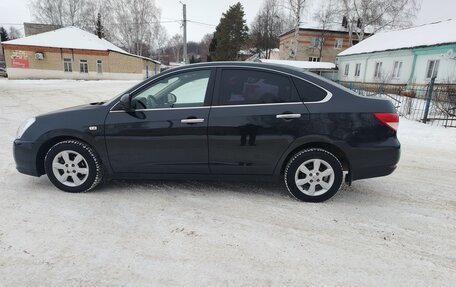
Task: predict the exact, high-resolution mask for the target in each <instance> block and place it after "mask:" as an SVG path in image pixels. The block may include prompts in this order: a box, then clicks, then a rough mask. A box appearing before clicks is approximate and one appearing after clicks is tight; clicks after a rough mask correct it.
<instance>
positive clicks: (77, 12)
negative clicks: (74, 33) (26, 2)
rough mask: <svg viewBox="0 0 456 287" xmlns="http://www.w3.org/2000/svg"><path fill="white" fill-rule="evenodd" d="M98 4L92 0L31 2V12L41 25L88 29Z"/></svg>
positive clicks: (43, 0)
mask: <svg viewBox="0 0 456 287" xmlns="http://www.w3.org/2000/svg"><path fill="white" fill-rule="evenodd" d="M96 4H97V1H90V0H31V2H30V10H31V13H32V16H33V19H34V20H35V21H38V22H40V23H45V24H54V25H60V26H77V27H80V28H87V27H86V25H87V24H88V23H89V22H91V21H92V20H93V12H92V11H93V10H94V6H96Z"/></svg>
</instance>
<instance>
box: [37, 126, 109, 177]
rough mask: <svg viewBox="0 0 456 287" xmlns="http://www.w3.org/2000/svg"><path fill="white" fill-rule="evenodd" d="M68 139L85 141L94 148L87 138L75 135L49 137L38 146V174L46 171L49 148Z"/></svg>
mask: <svg viewBox="0 0 456 287" xmlns="http://www.w3.org/2000/svg"><path fill="white" fill-rule="evenodd" d="M66 140H77V141H80V142H83V143H85V144H87V145H89V146H90V147H92V148H93V149H94V146H93V145H92V144H91V143H90V142H88V141H87V140H84V139H82V138H80V137H77V136H74V135H72V136H68V135H57V136H54V137H52V138H49V139H47V140H46V141H44V142H43V143H42V144H41V145H40V147H39V148H38V151H37V153H36V170H37V172H38V175H40V176H41V175H43V174H45V173H46V171H45V167H44V159H45V157H46V154H47V152H48V151H49V149H50V148H51V147H53V146H54V145H55V144H57V143H59V142H62V141H66ZM94 150H95V149H94ZM95 152H96V150H95ZM100 160H101V159H100Z"/></svg>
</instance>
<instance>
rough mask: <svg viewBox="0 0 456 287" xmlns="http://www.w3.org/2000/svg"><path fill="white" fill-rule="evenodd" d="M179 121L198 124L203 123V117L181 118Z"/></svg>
mask: <svg viewBox="0 0 456 287" xmlns="http://www.w3.org/2000/svg"><path fill="white" fill-rule="evenodd" d="M181 123H183V124H198V123H204V119H182V120H181Z"/></svg>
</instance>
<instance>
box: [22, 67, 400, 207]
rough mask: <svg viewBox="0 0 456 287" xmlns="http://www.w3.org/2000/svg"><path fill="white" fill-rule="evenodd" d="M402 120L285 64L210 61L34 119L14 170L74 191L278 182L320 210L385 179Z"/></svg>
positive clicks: (381, 105) (386, 106)
mask: <svg viewBox="0 0 456 287" xmlns="http://www.w3.org/2000/svg"><path fill="white" fill-rule="evenodd" d="M397 125H398V116H397V114H396V111H395V108H394V107H393V105H392V104H391V103H390V102H389V101H388V100H384V99H377V98H366V97H362V96H359V95H357V94H355V93H353V92H352V91H350V90H348V89H346V88H344V87H342V86H340V85H338V84H335V83H333V82H330V81H328V80H325V79H323V78H321V77H319V76H317V75H314V74H310V73H305V72H302V71H298V70H295V69H293V68H290V67H285V66H277V65H267V64H255V63H242V62H218V63H217V62H214V63H207V64H196V65H188V66H184V67H179V68H175V69H171V70H168V71H166V72H163V73H160V74H158V75H156V76H154V77H153V78H150V79H148V80H145V81H143V82H141V83H140V84H138V85H136V86H134V87H132V88H131V89H129V90H128V91H126V92H125V93H123V94H121V95H120V96H118V97H116V98H114V99H112V100H110V101H107V102H100V103H92V104H89V105H84V106H78V107H74V108H69V109H64V110H60V111H56V112H53V113H49V114H45V115H40V116H37V117H35V118H32V119H29V120H27V121H26V122H25V123H24V124H23V125H22V126H21V127H20V128H19V130H18V133H17V139H16V140H15V141H14V157H15V160H16V166H17V169H18V171H20V172H22V173H25V174H28V175H33V176H41V175H43V174H47V176H48V177H49V179H50V181H51V182H52V183H53V184H54V185H55V186H56V187H58V188H59V189H61V190H64V191H67V192H85V191H89V190H91V189H93V188H95V187H96V186H97V185H98V184H99V183H100V182H101V181H102V179H114V178H130V179H132V178H152V179H158V178H160V179H183V178H186V179H210V178H217V179H219V180H223V179H235V180H240V179H242V178H250V179H252V178H255V179H265V180H266V179H267V180H269V179H271V178H276V179H281V180H283V182H284V183H285V186H286V188H287V189H288V191H289V192H290V193H291V194H292V195H293V196H294V197H296V198H297V199H300V200H303V201H311V202H320V201H324V200H327V199H329V198H330V197H332V196H333V195H334V194H336V192H337V191H338V190H339V188H340V186H341V185H342V182H343V181H344V179H345V181H346V182H348V183H351V182H352V181H353V180H358V179H363V178H371V177H379V176H385V175H388V174H390V173H392V172H393V171H394V169H395V168H396V164H397V163H398V161H399V156H400V144H399V141H398V139H397V137H396V129H397Z"/></svg>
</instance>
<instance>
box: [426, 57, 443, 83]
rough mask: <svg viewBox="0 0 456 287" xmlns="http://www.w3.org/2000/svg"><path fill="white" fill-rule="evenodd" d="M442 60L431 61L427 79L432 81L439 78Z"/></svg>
mask: <svg viewBox="0 0 456 287" xmlns="http://www.w3.org/2000/svg"><path fill="white" fill-rule="evenodd" d="M439 64H440V60H429V61H428V65H427V69H426V78H428V79H430V78H433V77H437V72H438V71H439Z"/></svg>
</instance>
